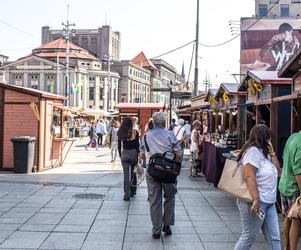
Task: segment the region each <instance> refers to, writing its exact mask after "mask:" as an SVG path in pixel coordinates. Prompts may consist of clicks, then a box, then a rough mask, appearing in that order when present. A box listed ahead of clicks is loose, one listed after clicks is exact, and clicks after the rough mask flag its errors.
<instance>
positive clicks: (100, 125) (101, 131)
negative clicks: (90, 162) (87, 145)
mask: <svg viewBox="0 0 301 250" xmlns="http://www.w3.org/2000/svg"><path fill="white" fill-rule="evenodd" d="M95 130H96V134H97V136H98V142H97V144H98V145H99V146H102V140H103V136H104V135H105V134H107V125H106V124H105V122H104V120H102V119H100V120H99V121H98V122H97V124H96V128H95Z"/></svg>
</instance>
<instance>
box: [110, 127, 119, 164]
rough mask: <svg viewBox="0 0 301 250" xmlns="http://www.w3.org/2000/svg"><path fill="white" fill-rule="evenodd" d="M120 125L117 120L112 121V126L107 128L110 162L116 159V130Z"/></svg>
mask: <svg viewBox="0 0 301 250" xmlns="http://www.w3.org/2000/svg"><path fill="white" fill-rule="evenodd" d="M119 127H120V123H119V122H118V121H114V123H113V126H112V127H111V128H110V130H109V134H110V149H111V159H112V160H111V162H115V161H116V157H117V151H118V136H117V133H118V130H119Z"/></svg>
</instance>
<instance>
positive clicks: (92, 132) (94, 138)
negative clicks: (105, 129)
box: [85, 121, 98, 150]
mask: <svg viewBox="0 0 301 250" xmlns="http://www.w3.org/2000/svg"><path fill="white" fill-rule="evenodd" d="M88 135H89V137H90V141H89V143H88V144H86V145H85V149H86V150H88V147H89V146H90V145H91V146H92V147H93V145H95V148H96V150H98V146H97V139H98V136H97V134H96V130H95V122H94V121H92V122H91V127H90V130H89V132H88Z"/></svg>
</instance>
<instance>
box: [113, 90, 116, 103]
mask: <svg viewBox="0 0 301 250" xmlns="http://www.w3.org/2000/svg"><path fill="white" fill-rule="evenodd" d="M113 98H114V99H113V100H114V101H115V100H116V89H114V90H113Z"/></svg>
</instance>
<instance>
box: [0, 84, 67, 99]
mask: <svg viewBox="0 0 301 250" xmlns="http://www.w3.org/2000/svg"><path fill="white" fill-rule="evenodd" d="M0 87H4V88H7V89H10V90H14V91H18V92H21V93H25V94H29V95H34V96H41V97H45V98H51V99H58V100H66V97H65V96H61V95H56V94H52V93H49V92H46V91H42V90H38V89H32V88H26V87H21V86H15V85H10V84H6V83H2V82H0Z"/></svg>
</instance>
